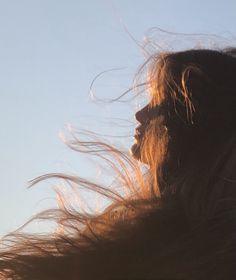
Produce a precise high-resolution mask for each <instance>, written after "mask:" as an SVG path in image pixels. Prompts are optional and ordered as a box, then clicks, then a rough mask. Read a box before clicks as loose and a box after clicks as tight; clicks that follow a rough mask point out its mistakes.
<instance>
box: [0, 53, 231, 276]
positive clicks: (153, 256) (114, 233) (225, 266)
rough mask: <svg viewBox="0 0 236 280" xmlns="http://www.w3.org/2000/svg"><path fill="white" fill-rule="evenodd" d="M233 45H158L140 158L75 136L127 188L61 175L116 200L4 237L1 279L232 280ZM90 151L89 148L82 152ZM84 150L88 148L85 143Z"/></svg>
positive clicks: (61, 213)
mask: <svg viewBox="0 0 236 280" xmlns="http://www.w3.org/2000/svg"><path fill="white" fill-rule="evenodd" d="M235 53H236V52H235V50H234V49H227V50H202V49H201V50H197V49H196V50H187V51H183V52H176V53H174V52H172V53H158V54H155V55H153V56H152V57H151V58H150V59H149V61H148V63H147V64H145V65H146V66H147V71H146V74H147V76H146V77H147V78H146V87H147V89H148V91H149V93H150V103H149V105H148V107H149V110H154V111H155V112H156V111H158V115H157V116H155V118H153V119H152V120H151V121H150V123H149V124H148V127H147V131H146V133H145V136H144V139H143V141H142V145H141V155H140V159H141V161H143V162H144V163H146V164H147V165H148V166H149V169H148V172H147V174H142V170H141V169H140V165H139V163H138V161H137V160H135V159H133V158H132V157H130V156H129V155H128V153H125V152H121V151H119V150H118V149H116V148H115V147H112V146H110V145H108V144H105V143H101V142H92V141H87V142H86V141H79V140H78V139H77V140H75V141H73V142H71V144H70V146H71V148H73V149H74V150H77V151H85V152H86V151H87V152H89V151H90V152H92V153H93V154H95V155H100V156H101V157H102V158H103V159H104V160H106V161H108V162H109V163H110V165H111V168H112V169H113V170H115V172H116V173H117V177H118V180H119V184H120V185H121V186H122V187H124V188H126V190H127V191H128V192H126V193H127V194H126V195H124V194H120V193H119V192H118V191H116V190H114V189H110V188H107V187H104V186H101V185H99V184H98V183H96V182H89V181H87V180H85V179H83V178H81V177H77V176H69V175H65V174H51V175H45V176H43V177H42V178H39V179H36V181H35V182H37V181H40V180H41V179H47V178H50V177H58V178H61V179H63V180H65V181H67V182H68V183H73V184H77V185H80V186H84V187H86V188H88V189H90V190H95V191H97V192H99V193H100V194H102V195H105V196H107V197H108V198H110V199H111V201H112V202H111V204H110V206H109V207H108V208H106V209H105V210H104V212H103V213H100V214H89V213H83V212H80V211H78V210H77V211H76V210H75V209H73V208H72V207H70V206H69V202H68V201H65V200H64V203H63V204H62V207H61V208H60V209H52V210H47V211H45V212H43V213H41V214H39V215H38V216H37V218H39V219H46V220H47V219H48V220H50V219H52V220H54V221H56V222H57V223H58V224H59V226H61V227H62V229H63V230H62V231H57V232H55V233H54V234H51V235H50V236H46V235H37V234H31V235H30V234H25V233H22V232H20V231H16V232H15V233H11V234H9V235H7V236H5V237H4V238H3V240H2V249H1V252H0V277H1V279H17V280H18V279H24V280H32V279H37V280H42V279H44V280H49V279H50V280H52V279H57V280H60V279H61V280H62V279H63V280H64V279H73V280H75V279H78V280H94V279H99V280H100V279H117V280H118V279H120V280H121V279H123V280H125V279H130V280H137V279H139V280H141V279H145V280H146V279H147V280H148V279H152V280H153V279H155V280H157V279H163V280H164V279H165V280H170V279H186V280H187V279H188V280H190V279H192V280H202V279H204V280H205V279H208V280H210V279H215V280H220V279H227V280H231V279H235V276H236V275H235V274H236V273H235V272H236V271H235V265H236V253H235V246H236V237H235V233H236V189H235V188H236V177H235V174H236V112H235V108H236V81H235V73H236V58H235V57H234V54H235ZM84 149H85V150H84ZM86 149H87V150H86Z"/></svg>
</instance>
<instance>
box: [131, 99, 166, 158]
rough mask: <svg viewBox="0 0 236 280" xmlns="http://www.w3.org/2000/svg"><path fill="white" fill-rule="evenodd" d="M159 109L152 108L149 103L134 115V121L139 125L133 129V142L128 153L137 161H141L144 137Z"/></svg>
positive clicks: (158, 113) (158, 107) (157, 107)
mask: <svg viewBox="0 0 236 280" xmlns="http://www.w3.org/2000/svg"><path fill="white" fill-rule="evenodd" d="M160 108H161V106H155V107H153V106H152V105H151V104H150V103H149V104H147V105H146V106H145V107H143V108H142V109H141V110H140V111H138V112H136V114H135V119H136V120H137V121H138V122H139V124H140V125H138V126H137V127H136V129H135V133H134V139H135V142H134V144H133V145H132V147H131V149H130V152H131V155H132V156H133V157H134V158H135V159H137V160H141V154H142V147H143V143H144V138H145V135H146V133H147V131H148V130H149V129H150V127H151V125H152V120H155V119H157V118H158V117H159V116H160V114H161V110H160ZM157 137H158V135H157Z"/></svg>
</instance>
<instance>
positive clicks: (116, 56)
mask: <svg viewBox="0 0 236 280" xmlns="http://www.w3.org/2000/svg"><path fill="white" fill-rule="evenodd" d="M235 13H236V2H235V1H233V0H232V1H229V0H226V1H215V0H214V1H213V0H211V1H210V0H198V1H191V0H178V1H176V0H172V1H170V0H165V1H164V0H161V1H159V0H156V1H154V0H145V1H144V0H137V1H134V0H133V1H131V0H119V1H116V0H113V1H112V0H110V1H109V0H87V1H79V0H21V1H19V0H8V1H7V0H4V1H3V0H1V1H0V126H1V130H0V136H1V145H0V155H1V157H0V168H1V173H0V188H1V196H0V211H1V216H0V217H1V222H0V224H1V227H0V235H2V234H4V233H7V232H8V231H9V230H13V229H15V228H16V227H17V226H19V225H21V224H22V223H23V222H24V221H26V220H27V219H28V218H29V217H30V216H31V215H32V214H33V213H36V212H37V211H38V210H40V209H45V208H47V207H50V206H52V205H54V204H55V203H54V202H53V201H54V194H53V192H52V191H51V190H50V183H47V184H43V185H40V186H38V187H37V188H34V189H32V190H26V186H27V181H28V180H30V179H32V178H34V177H36V176H38V175H41V174H44V173H49V172H56V171H63V170H64V171H67V172H70V171H71V172H79V173H80V174H81V175H83V176H85V177H86V176H90V175H91V173H92V172H91V169H89V172H88V165H87V162H86V161H85V159H84V158H83V157H82V158H80V157H79V156H78V155H76V154H74V153H73V152H71V151H70V150H68V149H67V148H66V147H65V146H64V144H63V143H62V142H61V140H60V139H59V138H58V133H59V131H60V130H65V129H66V124H67V123H71V124H73V125H74V126H76V127H78V128H86V129H89V130H95V131H97V132H99V131H102V132H103V133H106V132H109V133H111V134H113V135H121V134H125V135H128V134H129V133H132V131H133V129H134V125H135V123H134V120H133V113H134V112H133V108H132V107H131V106H128V105H121V104H114V105H111V106H108V105H104V106H100V105H99V106H98V105H96V104H93V103H92V102H91V101H90V100H89V97H88V92H89V87H90V85H91V82H92V80H93V79H94V77H95V76H96V75H97V74H99V73H101V72H102V71H105V70H108V69H111V68H120V67H121V68H123V67H124V69H123V70H121V71H113V72H110V73H107V74H104V75H103V76H102V77H101V78H100V79H98V81H97V83H96V84H95V85H94V90H95V91H96V93H97V95H98V96H101V97H104V98H108V97H115V96H117V95H119V94H121V93H122V92H123V91H125V90H126V89H127V88H128V87H129V86H130V85H131V84H132V78H133V76H134V74H135V71H136V69H137V67H138V66H139V65H140V64H142V62H143V55H142V52H141V50H140V49H139V48H138V46H137V45H136V44H135V42H134V41H133V40H132V39H131V36H130V35H129V34H128V33H130V34H131V35H132V36H133V37H134V38H135V39H136V40H137V41H139V42H142V40H143V38H144V35H145V32H146V31H147V30H148V29H149V28H151V27H159V28H161V29H165V30H169V31H172V32H184V33H210V34H213V33H214V34H218V35H222V36H226V37H227V38H232V39H234V40H235V35H236V32H235V26H236V19H235ZM126 29H127V30H128V31H127V30H126ZM173 42H174V41H172V43H173ZM171 47H173V49H175V46H171ZM109 118H122V119H127V120H130V121H131V124H130V126H129V127H126V128H121V127H119V126H118V127H115V125H114V123H112V124H111V125H110V126H109V125H108V124H106V125H105V122H107V120H108V119H109ZM125 125H126V126H127V123H125ZM120 143H121V144H122V145H126V146H127V148H128V147H129V146H130V144H131V143H132V137H125V138H124V139H123V140H120Z"/></svg>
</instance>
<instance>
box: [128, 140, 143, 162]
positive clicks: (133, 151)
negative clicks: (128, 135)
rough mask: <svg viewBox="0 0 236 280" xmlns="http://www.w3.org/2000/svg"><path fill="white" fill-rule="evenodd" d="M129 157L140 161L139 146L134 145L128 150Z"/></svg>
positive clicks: (137, 144)
mask: <svg viewBox="0 0 236 280" xmlns="http://www.w3.org/2000/svg"><path fill="white" fill-rule="evenodd" d="M130 153H131V155H132V156H133V157H134V158H135V159H137V160H141V149H140V144H139V143H134V144H133V145H132V147H131V149H130Z"/></svg>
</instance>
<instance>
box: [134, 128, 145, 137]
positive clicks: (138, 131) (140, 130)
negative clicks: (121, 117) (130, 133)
mask: <svg viewBox="0 0 236 280" xmlns="http://www.w3.org/2000/svg"><path fill="white" fill-rule="evenodd" d="M144 132H145V127H144V126H143V125H139V126H138V127H137V128H136V129H135V135H134V138H135V139H139V138H140V137H141V136H143V135H144Z"/></svg>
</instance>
